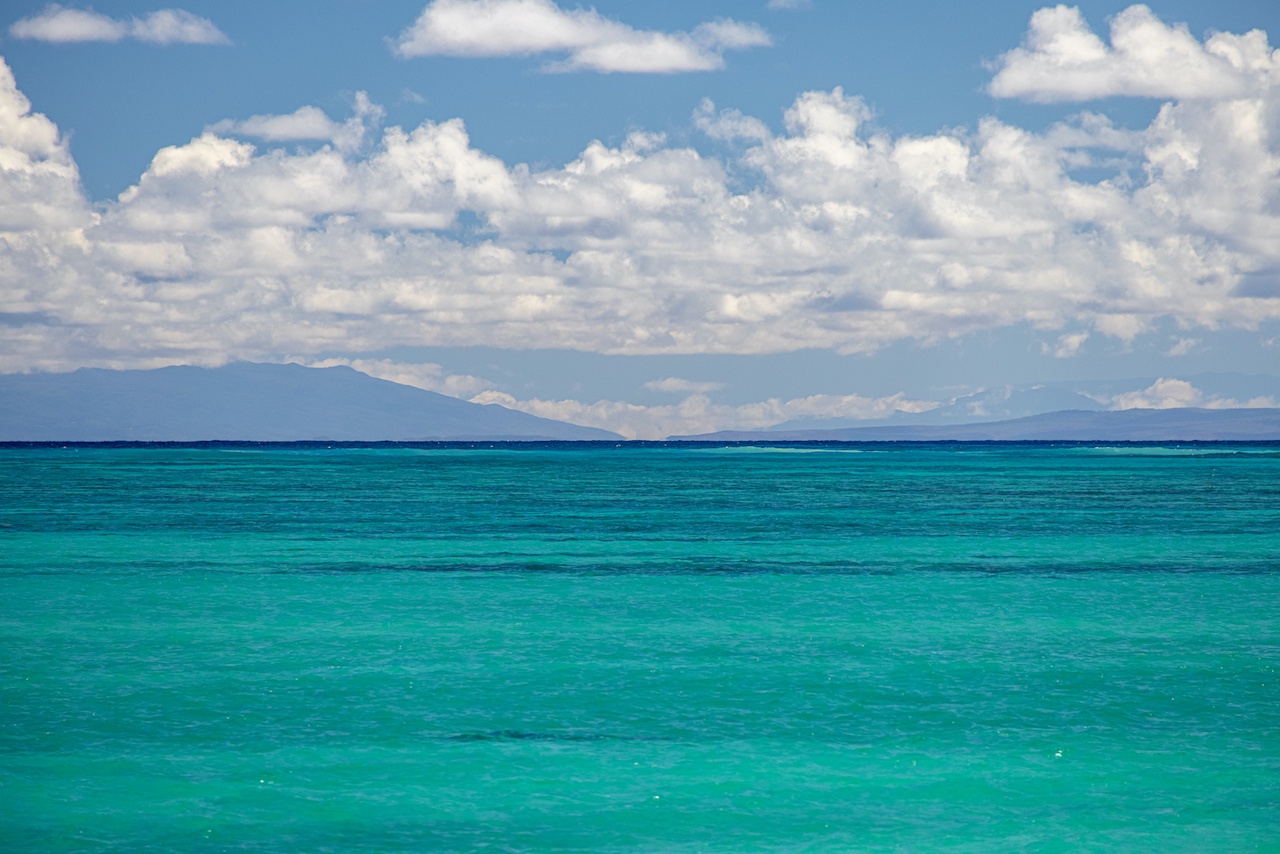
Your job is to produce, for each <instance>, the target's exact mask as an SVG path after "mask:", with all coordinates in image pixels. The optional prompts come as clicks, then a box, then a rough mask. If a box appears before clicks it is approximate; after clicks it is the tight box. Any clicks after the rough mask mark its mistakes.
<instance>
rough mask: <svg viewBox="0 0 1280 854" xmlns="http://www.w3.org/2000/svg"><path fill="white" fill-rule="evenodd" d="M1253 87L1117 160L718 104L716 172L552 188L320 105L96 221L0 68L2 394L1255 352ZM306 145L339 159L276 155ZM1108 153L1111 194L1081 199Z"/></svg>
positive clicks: (535, 173) (584, 179) (1204, 102)
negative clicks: (628, 358)
mask: <svg viewBox="0 0 1280 854" xmlns="http://www.w3.org/2000/svg"><path fill="white" fill-rule="evenodd" d="M1277 83H1278V84H1280V81H1277ZM1269 85H1270V88H1266V89H1263V90H1260V91H1259V92H1257V93H1255V94H1254V95H1252V96H1250V97H1245V98H1235V97H1233V98H1229V99H1220V100H1217V99H1209V98H1204V99H1192V100H1186V101H1181V102H1178V103H1169V104H1166V105H1164V106H1163V107H1162V108H1161V109H1160V111H1159V113H1158V115H1157V117H1156V118H1155V120H1154V121H1153V122H1152V123H1151V124H1150V125H1149V126H1148V127H1145V128H1138V129H1135V130H1132V131H1120V130H1117V129H1116V128H1114V127H1113V126H1112V125H1111V124H1110V123H1109V122H1107V121H1106V120H1105V119H1104V118H1102V117H1100V116H1097V115H1094V114H1086V115H1083V116H1079V117H1076V118H1075V119H1072V120H1071V121H1069V122H1066V123H1063V124H1060V125H1058V126H1055V127H1052V128H1049V129H1046V130H1044V131H1043V132H1032V131H1028V130H1024V129H1022V128H1019V127H1016V126H1014V125H1010V124H1006V123H1004V122H1002V121H999V120H997V119H993V118H987V119H983V120H981V121H980V122H979V123H978V124H977V126H976V127H975V128H973V129H971V130H948V131H944V132H939V133H936V134H931V135H923V136H894V135H891V134H889V133H886V132H884V131H882V130H880V129H878V128H876V126H875V125H874V122H873V119H872V117H871V114H870V111H869V110H868V109H867V107H866V105H865V104H864V103H863V102H862V101H861V100H860V99H858V98H857V97H854V96H851V95H847V94H846V93H844V92H843V91H841V90H839V89H836V90H833V91H830V92H807V93H803V94H801V95H800V96H799V97H797V98H796V99H795V102H794V103H793V104H792V105H791V107H790V108H789V109H788V110H787V111H786V114H785V130H783V131H781V132H774V131H772V130H771V129H770V128H769V127H768V126H767V125H766V124H765V123H764V122H762V121H760V120H759V119H756V118H753V117H750V116H745V115H743V114H741V113H737V112H735V111H732V110H729V111H717V109H716V108H715V106H714V105H713V104H710V103H709V102H708V103H706V104H704V105H703V106H701V107H700V108H699V109H698V111H697V113H696V115H695V116H694V122H695V124H697V125H699V126H701V127H703V128H704V129H706V130H707V132H708V133H709V134H711V135H712V136H713V137H715V138H721V139H728V140H732V142H733V144H732V145H726V146H724V147H723V148H722V149H720V151H719V153H718V154H715V155H708V154H704V153H700V152H698V151H696V150H694V149H693V148H690V147H682V146H679V145H674V144H672V143H670V142H669V141H667V140H666V139H664V138H663V137H661V136H657V135H654V134H646V133H636V134H632V135H631V136H630V137H628V138H627V139H626V140H625V141H624V142H623V143H622V144H620V145H617V146H608V145H604V144H602V143H600V142H592V143H590V144H588V145H586V146H585V148H584V149H583V151H582V152H581V154H580V155H579V156H578V157H577V158H575V159H574V160H573V161H572V162H570V163H567V164H564V165H562V166H555V167H549V168H538V169H535V168H531V167H529V166H527V165H524V164H508V163H505V162H503V161H502V160H500V159H498V158H496V157H494V156H492V155H489V154H487V153H486V152H484V151H481V150H479V149H477V148H476V147H474V146H473V145H472V143H471V140H470V138H469V137H468V135H467V132H466V128H465V127H464V125H463V123H462V121H461V120H459V119H450V120H446V121H440V122H424V123H423V124H421V125H420V126H418V127H415V128H408V129H406V128H401V127H395V126H393V127H387V128H385V129H379V128H378V122H377V120H376V119H377V118H378V116H379V114H378V112H377V108H376V106H375V105H371V104H366V105H365V106H364V107H362V106H360V104H359V102H358V101H359V99H357V104H356V108H355V115H354V116H353V117H352V118H350V119H348V120H346V121H344V122H342V123H341V129H342V130H341V133H340V132H339V130H337V128H338V126H339V122H338V121H336V120H333V119H330V118H328V117H327V116H324V115H323V114H321V113H320V112H319V111H318V110H314V109H306V108H304V109H302V110H298V111H295V112H294V113H291V114H286V115H284V116H259V117H254V118H250V119H245V120H243V121H241V122H232V123H231V124H228V125H221V124H219V125H214V126H212V127H210V128H209V129H208V130H207V131H206V132H205V133H203V134H202V135H201V136H199V137H197V138H196V139H193V140H191V141H190V142H187V143H185V144H182V145H173V146H167V147H165V148H163V149H161V150H160V151H158V152H157V153H156V155H155V157H154V158H153V160H152V162H151V164H150V166H149V167H148V169H147V170H146V172H145V173H144V174H143V175H142V176H140V178H139V180H138V182H137V183H136V185H135V186H133V187H131V188H129V189H128V190H127V191H125V192H124V193H122V194H121V195H120V196H119V198H118V199H116V200H114V201H112V202H108V203H105V204H101V205H96V206H95V205H90V204H89V202H88V201H87V200H86V199H85V198H84V194H83V191H82V189H81V188H80V186H79V180H78V175H77V173H76V168H75V163H74V161H73V160H72V159H71V157H70V154H69V153H68V150H67V148H66V146H65V144H64V142H63V141H62V140H61V139H60V137H59V135H58V130H57V128H56V127H55V126H54V125H53V124H52V123H51V122H50V121H49V120H48V119H47V118H45V117H44V116H41V115H39V114H38V113H33V112H31V106H30V104H29V103H28V102H27V100H26V98H25V97H24V96H23V95H22V93H21V91H20V90H19V89H18V88H17V85H16V83H15V82H14V80H13V77H12V75H11V74H10V73H9V70H8V67H7V66H4V65H3V64H2V63H0V241H2V242H0V311H5V312H11V313H14V314H21V315H22V316H23V317H30V318H45V319H49V322H47V323H46V322H41V323H35V322H34V321H33V322H32V323H31V324H28V325H27V326H23V327H21V330H22V331H21V334H17V333H14V334H12V335H11V334H10V332H9V330H8V329H6V337H5V338H4V340H3V341H0V369H2V370H29V369H33V368H71V367H77V366H80V365H88V364H96V365H108V364H109V365H115V364H131V365H144V364H154V363H164V361H166V360H167V361H169V362H176V361H184V362H200V363H217V362H220V361H225V360H226V359H227V358H249V359H254V358H256V359H262V358H272V357H278V355H279V354H282V353H287V354H294V355H296V356H298V357H299V358H308V357H312V356H313V355H314V357H316V358H318V357H319V354H325V355H330V354H335V353H336V354H342V355H346V356H349V357H351V358H353V359H355V358H359V354H360V353H365V352H372V351H385V350H386V349H387V348H390V347H396V346H422V345H425V344H430V345H435V346H453V345H476V344H492V343H494V342H498V343H500V344H501V346H504V347H509V348H524V347H546V348H569V349H578V350H583V351H590V352H599V353H630V354H641V353H770V352H781V351H791V350H797V349H802V348H825V349H831V350H836V351H839V352H843V353H852V352H870V351H874V350H876V349H877V348H881V347H884V346H886V345H888V344H890V343H892V342H896V341H904V340H906V341H915V342H921V343H926V344H927V343H931V342H937V341H941V340H945V339H947V338H952V337H958V336H963V335H966V334H969V333H972V332H976V331H981V330H993V329H999V328H1004V327H1008V326H1011V325H1015V324H1016V325H1024V326H1030V327H1033V328H1035V329H1037V330H1039V331H1040V332H1041V333H1042V334H1043V335H1044V336H1045V338H1046V340H1053V339H1057V343H1056V345H1054V346H1055V347H1056V348H1057V350H1060V351H1061V353H1062V354H1063V355H1064V356H1066V355H1069V354H1070V353H1071V352H1073V351H1074V348H1077V347H1079V344H1080V342H1083V341H1084V340H1085V339H1084V338H1082V337H1079V336H1082V335H1085V334H1089V335H1102V336H1109V337H1112V338H1115V339H1118V340H1121V341H1133V340H1135V339H1136V338H1137V336H1139V335H1142V334H1145V333H1146V332H1147V331H1149V330H1152V329H1156V328H1158V327H1159V326H1160V325H1161V324H1162V323H1164V322H1172V323H1173V324H1176V325H1177V327H1178V328H1179V329H1181V330H1182V331H1183V332H1182V334H1185V335H1186V336H1188V337H1194V336H1196V335H1197V334H1198V332H1197V330H1206V329H1222V328H1246V329H1253V328H1257V327H1258V326H1259V325H1260V324H1263V323H1267V322H1274V321H1277V320H1280V299H1278V298H1275V297H1273V296H1269V294H1270V293H1271V292H1270V291H1268V290H1267V289H1266V288H1261V287H1259V286H1257V285H1256V283H1254V284H1252V285H1250V284H1249V282H1250V281H1252V280H1250V279H1249V278H1248V277H1249V276H1255V277H1256V274H1257V271H1268V270H1275V269H1280V202H1278V201H1277V200H1278V199H1280V127H1278V126H1277V125H1276V122H1275V120H1274V116H1275V115H1276V110H1277V109H1280V107H1278V106H1277V92H1278V91H1280V90H1278V88H1277V85H1271V84H1269ZM308 125H309V126H310V129H309V130H308V129H307V126H308ZM299 126H302V129H301V130H300V129H299ZM348 129H350V134H351V137H350V139H355V138H356V136H357V135H358V139H359V143H358V144H353V143H352V142H350V141H347V142H344V141H343V140H344V139H348V137H344V136H343V134H346V133H347V132H348ZM304 131H305V132H307V133H313V132H314V133H316V134H317V136H318V137H320V133H321V132H323V133H324V134H326V135H328V136H327V137H320V141H321V142H324V141H326V139H327V140H328V141H331V142H332V144H329V145H321V146H319V147H318V148H317V149H316V150H306V149H305V148H302V147H297V148H293V149H288V148H285V147H281V146H280V145H278V144H273V143H279V142H282V141H285V140H286V139H288V138H290V136H291V135H292V137H293V138H297V137H299V136H301V135H302V134H303V132H304ZM233 132H234V133H236V134H239V135H241V136H246V135H248V134H250V133H255V134H257V136H256V137H255V138H254V140H253V141H252V142H251V141H250V140H248V139H243V138H233V137H232V136H231V134H232V133H233ZM260 140H265V142H262V141H260ZM259 146H261V147H259ZM1117 151H1118V152H1120V153H1121V155H1122V156H1123V158H1125V159H1126V163H1127V164H1129V165H1130V166H1131V167H1132V168H1131V169H1130V171H1129V172H1128V174H1125V175H1120V176H1116V177H1113V178H1094V179H1092V180H1082V179H1079V178H1077V177H1074V175H1075V174H1076V173H1074V172H1073V170H1074V168H1075V166H1076V165H1077V164H1079V163H1080V158H1081V157H1082V156H1085V157H1092V156H1094V155H1095V154H1097V153H1098V152H1102V153H1103V154H1102V155H1100V156H1110V155H1112V154H1114V153H1116V152H1117ZM730 176H732V178H731V177H730ZM460 216H463V217H466V220H467V221H468V222H469V223H475V225H474V226H472V225H468V227H467V229H466V231H465V234H459V233H458V232H457V231H455V230H454V229H455V227H456V226H457V224H458V222H459V217H460ZM1242 285H1243V286H1242ZM627 405H630V404H627ZM672 432H675V431H674V430H673V431H672Z"/></svg>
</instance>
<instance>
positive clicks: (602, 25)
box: [395, 0, 770, 73]
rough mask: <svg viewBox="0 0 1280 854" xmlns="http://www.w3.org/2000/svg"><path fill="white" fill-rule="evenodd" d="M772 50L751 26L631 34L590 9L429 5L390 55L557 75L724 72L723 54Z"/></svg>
mask: <svg viewBox="0 0 1280 854" xmlns="http://www.w3.org/2000/svg"><path fill="white" fill-rule="evenodd" d="M768 44H770V39H769V35H768V33H766V32H765V31H764V30H763V29H761V28H760V27H759V26H758V25H756V24H746V23H740V22H738V21H733V20H728V19H721V20H716V21H708V22H706V23H703V24H700V25H699V26H697V27H695V28H694V30H693V31H692V32H688V33H681V32H676V33H664V32H657V31H653V30H636V29H633V28H631V27H629V26H627V25H626V24H623V23H620V22H618V21H614V20H611V19H609V18H605V17H603V16H602V15H600V14H599V13H598V12H596V11H595V10H594V9H575V10H572V11H566V10H564V9H561V8H560V7H559V6H557V5H556V4H555V3H553V2H551V0H434V2H432V3H430V4H428V5H427V7H426V8H425V9H423V11H422V14H421V15H420V16H419V17H418V20H417V21H416V22H414V24H413V25H412V26H410V27H408V28H407V29H406V30H405V31H404V32H402V33H401V34H400V36H399V38H398V39H397V40H396V43H395V51H396V53H397V54H398V55H400V56H403V57H415V56H478V57H483V56H530V55H534V54H543V53H554V54H563V55H565V57H566V58H564V59H563V60H560V61H556V62H553V63H552V64H550V65H548V66H547V69H548V70H555V71H578V70H589V71H601V72H635V73H674V72H682V71H710V70H714V69H717V68H722V67H723V66H724V57H723V53H724V51H726V50H741V49H744V48H750V47H762V46H766V45H768Z"/></svg>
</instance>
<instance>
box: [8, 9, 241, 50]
mask: <svg viewBox="0 0 1280 854" xmlns="http://www.w3.org/2000/svg"><path fill="white" fill-rule="evenodd" d="M9 34H10V35H11V36H13V37H14V38H19V39H31V40H33V41H43V42H54V43H69V42H118V41H123V40H125V39H133V40H136V41H141V42H150V43H152V44H230V43H231V40H230V39H228V38H227V36H226V34H225V33H223V32H222V31H221V30H219V29H218V28H217V27H216V26H215V25H214V23H213V22H212V21H210V20H209V19H208V18H201V17H199V16H198V15H193V14H191V13H190V12H186V11H184V10H182V9H160V10H159V11H156V12H151V13H149V14H147V15H144V16H143V17H141V18H138V17H131V18H112V17H109V16H107V15H103V14H102V13H100V12H94V11H93V10H91V9H72V8H68V7H66V6H60V5H58V4H56V3H54V4H50V5H49V6H46V7H45V9H44V11H43V12H40V13H39V14H37V15H32V16H31V17H29V18H23V19H22V20H20V21H17V22H15V23H14V24H13V25H12V26H10V27H9Z"/></svg>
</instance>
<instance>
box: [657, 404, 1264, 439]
mask: <svg viewBox="0 0 1280 854" xmlns="http://www.w3.org/2000/svg"><path fill="white" fill-rule="evenodd" d="M670 438H671V439H673V440H711V441H761V442H795V441H835V442H909V441H920V442H937V441H960V442H972V441H1005V442H1012V441H1053V440H1060V441H1104V442H1141V441H1155V442H1158V441H1195V440H1201V441H1213V440H1237V441H1247V440H1263V439H1271V440H1280V409H1123V410H1119V411H1115V412H1091V411H1084V410H1066V411H1062V412H1046V413H1043V414H1040V415H1032V416H1029V417H1026V418H1014V419H1011V420H1008V421H986V422H980V423H976V424H973V423H971V424H902V425H886V426H880V427H842V428H837V429H831V430H777V429H771V430H722V431H720V432H718V433H704V434H701V435H696V436H672V437H670Z"/></svg>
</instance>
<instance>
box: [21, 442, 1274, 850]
mask: <svg viewBox="0 0 1280 854" xmlns="http://www.w3.org/2000/svg"><path fill="white" fill-rule="evenodd" d="M1278 665H1280V446H1276V445H1271V446H1259V445H1253V446H1247V445H1242V446H1217V445H1215V446H1201V447H1194V446H1184V447H1170V448H1161V447H1142V446H1134V447H1084V446H1063V447H1049V446H1018V445H1011V446H992V445H970V446H964V445H955V446H928V445H923V446H861V447H836V448H825V449H824V448H803V449H799V448H790V449H767V448H754V447H744V448H715V447H681V448H665V447H654V446H648V447H646V446H624V447H614V446H612V445H605V446H595V445H592V446H577V447H573V446H568V447H540V446H528V447H520V448H494V449H485V448H345V449H344V448H333V449H321V448H283V449H281V448H275V449H264V448H251V447H228V448H214V449H211V448H111V449H106V448H86V447H80V448H74V447H73V448H66V449H62V448H8V449H3V448H0V792H3V796H2V797H0V848H2V849H3V850H13V851H143V850H182V851H202V850H208V851H215V850H216V851H221V850H228V849H234V850H246V851H396V850H412V851H454V850H475V849H487V850H497V851H523V850H570V851H572V850H579V851H635V850H640V851H669V850H670V851H756V850H777V851H892V850H901V851H915V850H941V851H974V852H977V851H1007V850H1045V851H1077V850H1091V851H1141V850H1156V849H1161V850H1163V851H1166V852H1172V851H1276V850H1280V672H1278Z"/></svg>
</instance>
